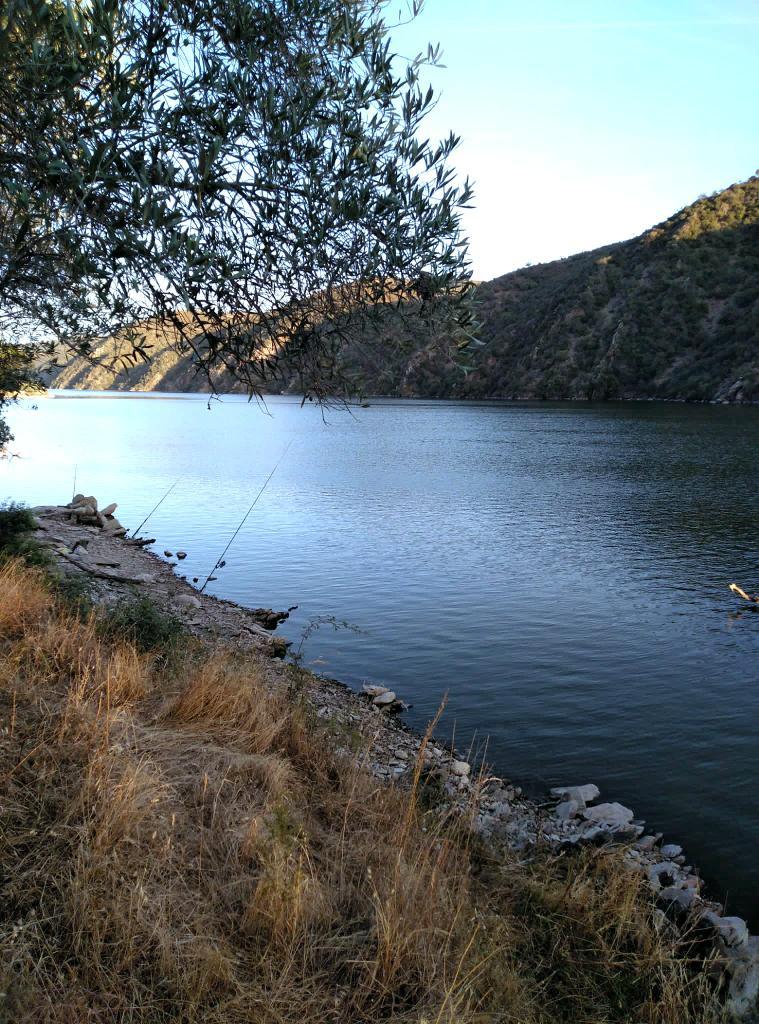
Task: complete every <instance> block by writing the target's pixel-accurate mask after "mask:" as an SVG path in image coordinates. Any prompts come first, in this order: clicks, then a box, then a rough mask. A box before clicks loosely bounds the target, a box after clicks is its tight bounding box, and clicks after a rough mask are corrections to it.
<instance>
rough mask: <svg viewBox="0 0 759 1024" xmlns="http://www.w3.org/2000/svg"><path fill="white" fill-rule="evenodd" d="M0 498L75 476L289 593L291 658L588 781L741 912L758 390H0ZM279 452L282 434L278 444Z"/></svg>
mask: <svg viewBox="0 0 759 1024" xmlns="http://www.w3.org/2000/svg"><path fill="white" fill-rule="evenodd" d="M10 419H11V421H12V425H13V428H14V430H15V432H16V437H17V439H16V441H15V442H14V443H13V445H12V450H13V451H14V452H16V453H17V454H18V455H19V456H20V457H19V458H14V459H11V460H10V461H7V462H3V463H0V499H1V498H5V497H9V498H13V499H16V500H23V501H26V502H28V503H30V504H35V503H49V502H65V501H67V500H70V497H71V494H72V489H73V480H74V472H75V468H76V475H77V483H76V489H77V490H78V491H83V492H84V493H87V494H89V493H92V494H95V495H96V496H97V497H98V499H99V500H100V501H101V502H102V503H105V502H109V501H118V502H119V511H118V513H117V514H118V515H119V517H120V518H121V519H122V521H123V522H124V523H125V524H127V525H129V526H136V525H137V524H138V523H139V522H140V520H141V519H142V518H143V517H144V516H145V515H146V514H147V513H148V511H149V510H150V509H151V507H152V506H153V505H154V504H155V503H156V502H157V501H158V499H159V498H160V497H161V495H162V494H163V493H164V492H165V491H166V490H167V489H168V488H169V486H170V485H171V484H172V483H173V482H174V481H178V482H177V484H176V487H175V489H174V490H173V492H172V493H171V495H170V496H169V497H168V498H167V499H166V501H165V503H164V504H163V505H162V506H161V508H160V509H159V510H158V511H157V512H156V513H155V514H154V515H153V517H152V518H151V520H150V522H149V529H148V530H147V532H148V533H149V535H150V536H154V537H156V538H157V544H156V546H155V547H156V550H158V551H163V549H164V548H169V549H171V550H172V551H176V550H177V548H179V549H184V550H186V551H187V552H188V557H187V560H186V561H185V562H184V563H181V570H178V571H182V572H186V573H187V574H188V575H189V577H192V576H196V575H197V576H201V577H204V576H205V574H206V573H208V572H209V571H210V569H211V567H212V566H213V564H214V562H215V561H216V559H217V557H218V556H219V554H220V553H221V551H222V549H223V548H224V546H225V544H226V543H227V541H228V540H229V538H230V536H231V535H232V533H233V531H234V529H235V527H236V526H237V525H238V524H239V522H240V520H241V518H242V516H243V515H244V513H245V511H246V509H247V507H248V506H249V504H250V502H251V501H252V500H253V498H254V497H255V495H256V493H257V491H258V490H259V489H260V487H261V485H262V484H263V483H264V481H265V479H266V477H267V475H268V474H269V473H270V471H271V470H272V468H273V467H274V465H275V464H276V462H277V460H278V459H280V457H281V456H282V454H283V452H285V450H286V449H287V450H286V454H285V456H284V458H283V459H282V462H281V465H280V466H279V468H278V469H277V472H276V473H275V475H274V477H273V479H272V480H271V482H270V484H269V485H268V487H267V488H266V490H265V492H264V493H263V495H262V497H261V498H260V500H259V502H258V504H257V506H256V507H255V509H254V510H253V512H252V513H251V516H250V518H249V520H248V521H247V523H246V525H245V526H244V527H243V529H242V530H241V532H240V534H239V536H238V537H237V538H236V540H235V541H234V543H233V545H232V547H231V548H230V551H229V553H228V555H227V565H226V567H225V568H224V569H223V570H221V571H220V573H219V579H218V580H217V581H216V582H215V583H212V584H211V585H210V589H211V590H212V592H214V593H217V594H220V595H222V596H224V597H228V598H232V599H234V600H236V601H240V602H242V603H244V604H249V605H254V606H258V605H266V606H272V607H275V608H282V607H287V606H289V605H293V604H297V605H298V606H299V607H298V610H297V611H296V612H294V613H293V615H292V617H291V619H290V621H289V622H287V623H286V624H285V625H284V626H283V627H282V629H281V632H283V633H284V634H285V635H286V636H287V637H288V638H290V639H292V640H293V641H295V643H296V645H297V643H298V642H299V639H300V637H301V636H302V634H303V632H304V630H305V629H306V628H307V627H308V625H309V623H310V622H311V621H312V620H313V618H314V617H316V616H334V617H335V618H336V619H338V620H346V621H348V622H350V623H352V624H354V625H355V626H356V627H358V628H359V629H360V632H354V631H352V630H349V629H344V628H341V629H337V630H335V629H333V628H332V627H331V626H330V625H328V624H327V625H323V626H322V627H321V628H320V629H318V630H317V631H316V632H315V633H313V634H312V635H311V636H310V637H309V639H308V640H307V641H306V643H305V645H304V648H303V650H304V655H305V661H306V663H307V664H312V665H313V666H314V667H315V668H316V669H317V670H319V671H322V672H324V673H327V674H329V675H333V676H335V677H337V678H340V679H343V680H345V681H347V682H349V683H352V684H354V685H359V684H360V683H361V682H362V681H363V680H371V681H374V682H383V683H386V684H388V685H390V686H392V687H393V689H395V690H396V691H397V692H398V694H399V695H400V696H401V697H402V698H403V699H405V700H406V701H409V702H411V703H412V704H413V708H412V709H411V711H410V712H409V713H408V715H407V720H408V721H409V722H410V723H411V724H413V725H416V726H423V725H424V724H425V723H426V721H427V720H428V718H429V717H430V716H431V715H432V714H433V713H434V711H435V709H436V708H437V706H438V703H439V701H440V700H441V698H442V697H443V695H444V694H445V693H447V694H448V696H449V702H448V708H447V711H446V715H445V719H444V726H443V729H442V730H441V731H443V732H445V731H447V733H448V734H449V735H450V734H451V733H453V732H454V730H455V737H456V742H457V745H458V746H459V747H460V748H466V747H467V745H468V744H469V743H470V742H472V741H473V740H474V741H475V742H477V743H482V742H483V741H484V738H485V737H486V736H487V737H489V741H488V749H487V755H488V758H489V760H490V761H491V763H494V764H495V765H496V766H497V768H499V769H500V770H501V771H502V772H504V773H506V774H508V775H510V776H511V777H512V778H513V779H515V780H516V781H518V782H521V783H522V784H523V785H525V786H526V787H527V788H528V789H533V790H535V791H538V790H542V789H543V788H544V787H545V786H547V785H552V784H558V783H579V782H586V781H592V782H595V783H597V784H598V785H599V786H600V787H601V789H602V791H603V793H604V795H605V796H606V797H608V798H609V799H613V800H620V801H622V802H623V803H625V804H628V805H630V806H632V807H633V808H634V809H635V811H636V813H637V814H638V815H639V816H641V817H644V818H646V819H647V821H648V823H649V826H650V827H652V828H654V829H659V830H664V831H665V832H666V835H667V839H668V840H669V841H673V842H674V841H677V842H681V843H682V844H683V845H684V846H685V848H686V850H687V852H688V854H689V856H690V857H691V859H692V860H693V862H694V863H695V864H697V865H698V866H699V867H700V868H701V870H702V872H703V873H704V874H705V875H706V876H707V878H711V879H716V880H717V882H718V883H719V885H720V887H721V891H722V892H723V894H724V893H725V892H726V893H727V898H728V907H729V908H731V909H733V910H734V911H735V912H741V913H743V914H744V915H746V914H748V915H749V916H751V917H753V920H754V922H755V923H759V743H758V741H757V735H758V733H759V658H758V657H757V654H758V652H759V614H752V613H751V612H750V611H744V612H743V613H742V614H741V609H740V603H739V602H738V601H737V600H736V599H735V598H734V597H733V595H731V594H730V593H729V591H728V589H727V584H728V583H729V582H732V581H736V582H738V583H740V584H742V585H743V586H744V587H746V588H747V589H754V590H759V408H730V407H708V406H683V405H664V404H655V403H630V404H622V403H619V404H616V403H614V404H599V405H586V404H562V403H542V404H528V403H524V404H512V403H483V404H463V403H453V402H450V403H449V402H423V401H415V402H396V401H390V400H388V401H375V402H372V403H371V405H370V407H369V408H356V409H352V410H350V411H349V412H348V411H345V410H330V411H326V412H322V411H321V410H319V409H317V408H314V407H311V406H306V407H305V408H301V407H300V404H299V402H298V401H297V400H294V399H290V398H273V399H270V400H269V401H268V404H267V409H266V411H263V410H262V409H260V408H259V407H257V406H256V404H248V403H247V402H246V401H245V399H243V398H240V397H230V398H225V399H224V400H223V401H220V402H219V401H215V402H212V403H211V405H210V408H209V407H208V406H207V401H206V398H205V397H203V396H197V395H187V396H174V395H172V396H154V395H150V396H113V395H111V396H108V397H89V396H87V397H84V396H81V395H80V396H78V397H74V396H73V393H68V394H67V393H61V392H59V393H56V394H54V395H53V396H51V397H48V398H45V399H42V400H40V402H39V403H38V408H37V409H33V408H32V407H31V405H30V404H28V403H27V404H24V405H23V406H20V407H17V408H15V409H13V410H12V411H11V414H10ZM288 445H289V448H287V446H288Z"/></svg>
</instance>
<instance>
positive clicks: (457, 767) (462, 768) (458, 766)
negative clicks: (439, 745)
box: [451, 761, 472, 778]
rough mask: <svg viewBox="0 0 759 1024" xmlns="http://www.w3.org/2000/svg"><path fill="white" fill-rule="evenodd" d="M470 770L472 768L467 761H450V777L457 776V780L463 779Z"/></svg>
mask: <svg viewBox="0 0 759 1024" xmlns="http://www.w3.org/2000/svg"><path fill="white" fill-rule="evenodd" d="M471 770H472V766H471V765H470V764H469V763H468V761H451V775H458V776H459V778H464V777H465V776H467V775H468V774H469V773H470V772H471Z"/></svg>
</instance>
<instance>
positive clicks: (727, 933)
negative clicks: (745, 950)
mask: <svg viewBox="0 0 759 1024" xmlns="http://www.w3.org/2000/svg"><path fill="white" fill-rule="evenodd" d="M701 919H702V920H703V921H708V922H709V924H710V925H711V926H712V928H714V930H715V932H716V933H717V935H718V937H719V941H720V943H721V944H722V945H723V946H725V947H726V948H727V949H740V948H742V947H743V946H746V945H747V944H748V939H749V935H748V925H747V924H746V922H745V921H744V920H743V918H742V917H720V915H719V914H715V912H714V911H713V910H707V911H705V912H704V913H703V914H702V915H701Z"/></svg>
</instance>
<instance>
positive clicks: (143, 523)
mask: <svg viewBox="0 0 759 1024" xmlns="http://www.w3.org/2000/svg"><path fill="white" fill-rule="evenodd" d="M179 479H181V477H180V478H179ZM178 483H179V480H175V481H174V483H173V484H172V485H171V487H170V488H169V489H168V491H167V492H166V493H165V494H164V496H163V497H162V498H161V500H160V501H159V502H158V504H157V505H156V506H155V507H154V508H152V509H151V510H150V512H148V514H147V515H146V516H145V518H144V519H143V520H142V522H141V523H140V525H139V526H138V527H137V529H136V530H132V536H133V537H136V536H137V534H138V533H139V532H140V530H141V529H142V528H143V526H144V525H145V523H146V522H147V521H148V519H150V517H151V516H152V515H153V513H154V512H155V511H156V510H157V509H159V508H160V507H161V505H163V503H164V501H166V499H167V498H168V496H169V495H170V494H171V492H172V491H173V490H174V488H175V487H176V486H177V484H178Z"/></svg>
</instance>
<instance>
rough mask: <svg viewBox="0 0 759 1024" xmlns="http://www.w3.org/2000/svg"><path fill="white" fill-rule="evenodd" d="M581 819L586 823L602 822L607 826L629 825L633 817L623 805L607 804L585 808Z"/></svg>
mask: <svg viewBox="0 0 759 1024" xmlns="http://www.w3.org/2000/svg"><path fill="white" fill-rule="evenodd" d="M583 817H584V818H585V819H586V820H587V821H597V822H603V823H604V824H607V825H629V824H630V822H631V821H632V820H633V818H634V817H635V815H634V814H633V812H632V811H631V810H630V808H629V807H625V806H624V804H618V803H609V804H598V806H597V807H588V808H586V809H585V810H584V811H583Z"/></svg>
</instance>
